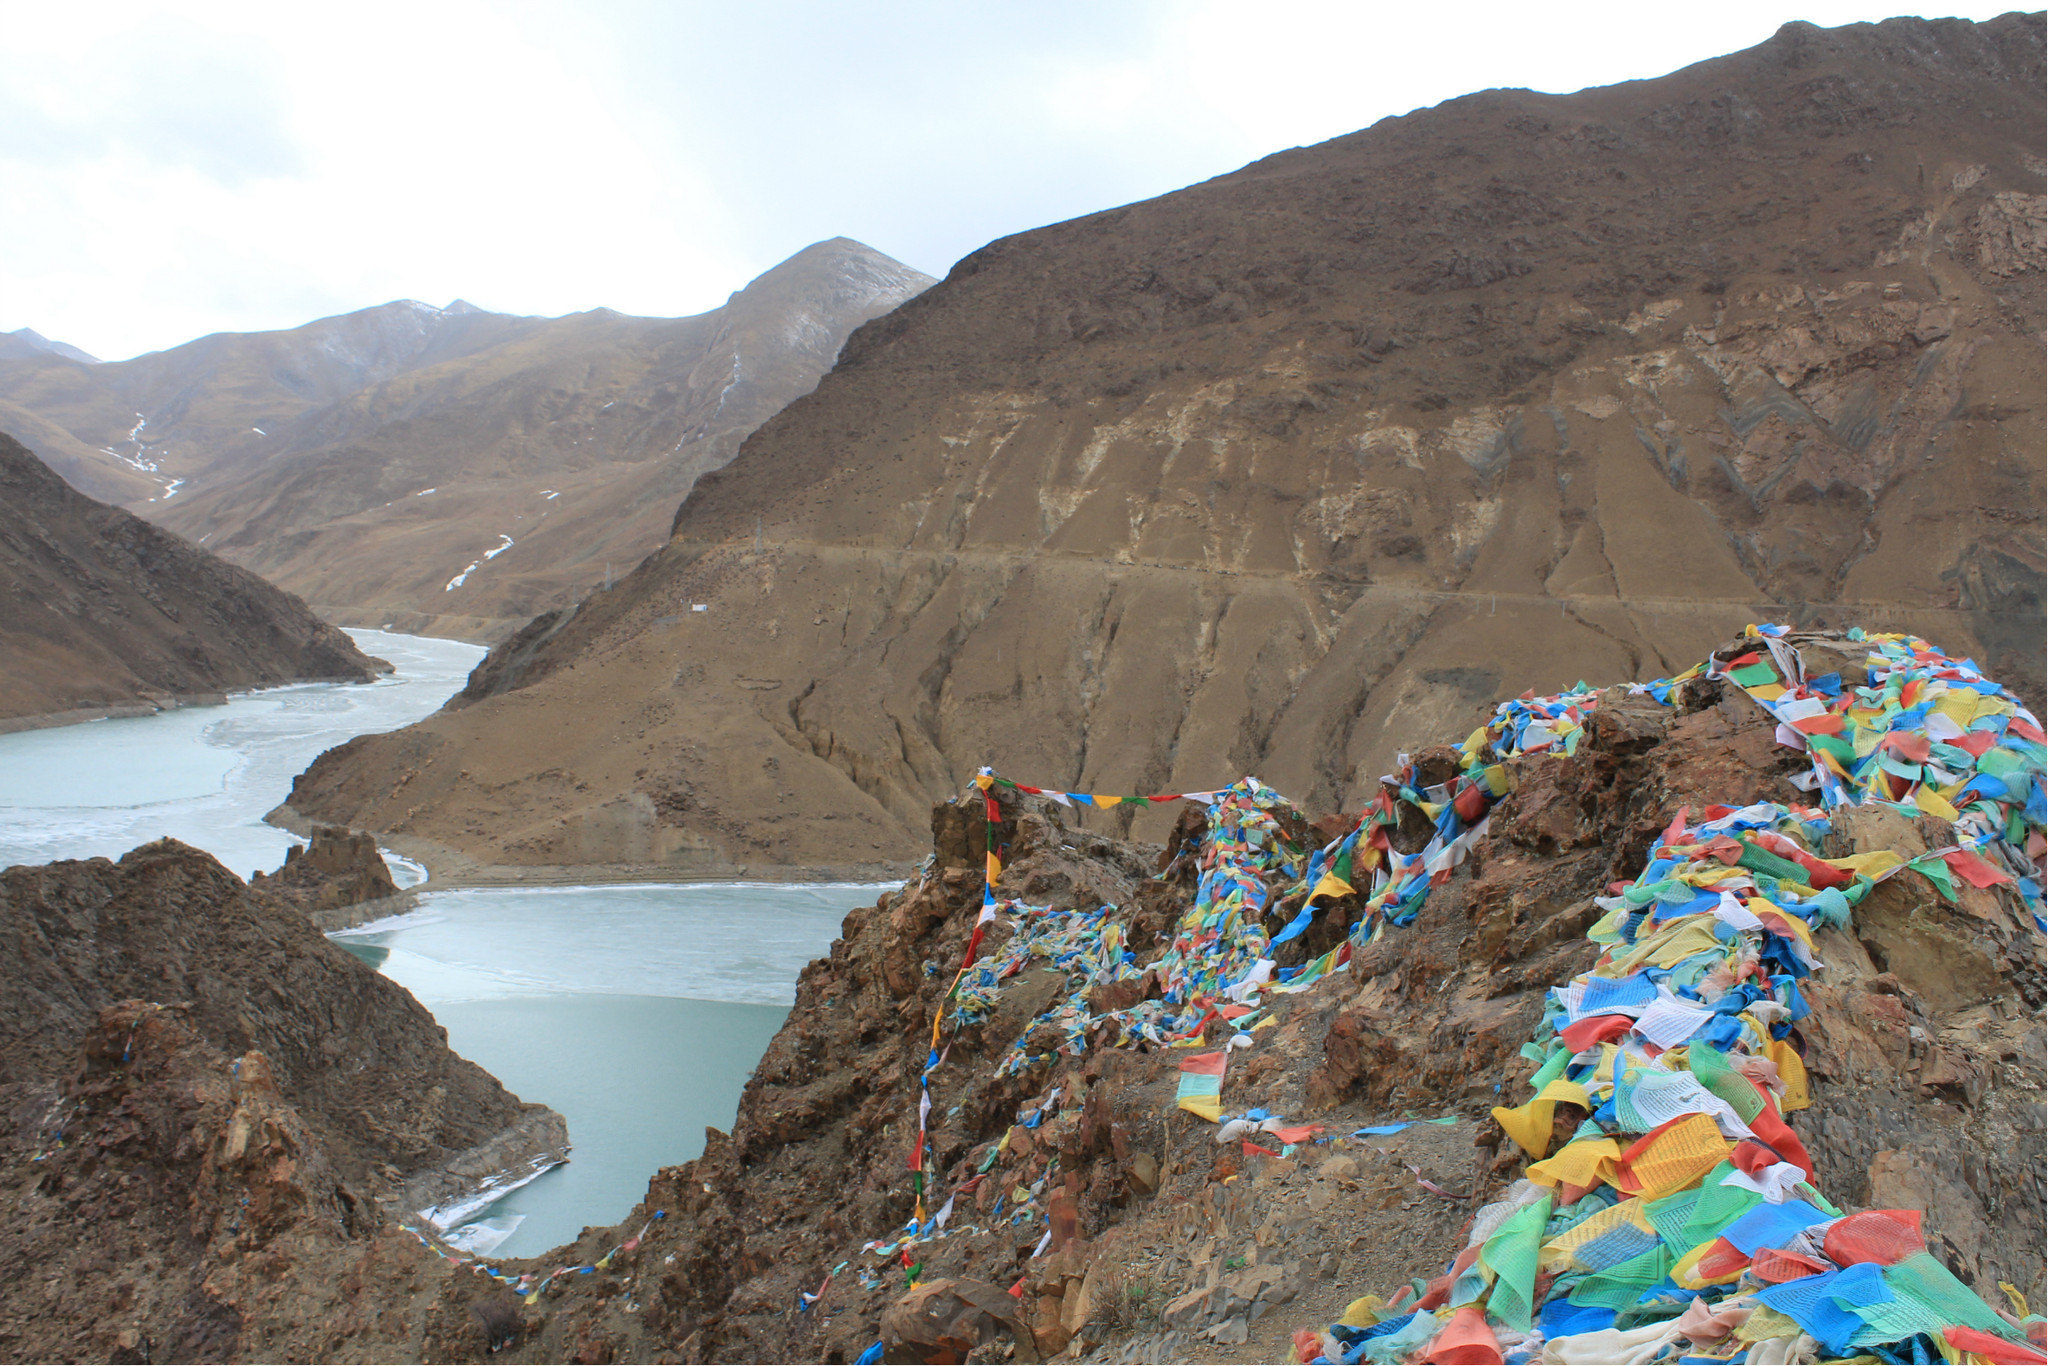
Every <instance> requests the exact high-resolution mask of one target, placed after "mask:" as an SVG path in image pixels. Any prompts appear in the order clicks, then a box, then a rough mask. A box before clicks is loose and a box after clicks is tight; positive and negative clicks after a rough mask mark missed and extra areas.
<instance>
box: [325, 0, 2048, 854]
mask: <svg viewBox="0 0 2048 1366" xmlns="http://www.w3.org/2000/svg"><path fill="white" fill-rule="evenodd" d="M2042 84H2043V66H2042V20H2041V17H2040V16H2039V15H2033V16H2021V15H2008V16H2005V17H2003V18H2001V19H1998V20H1996V21H1993V22H1990V23H1987V24H1982V25H1975V24H1971V23H1967V22H1963V21H1947V20H1944V21H1938V22H1933V23H1929V22H1923V21H1920V20H1909V19H1900V20H1893V21H1888V22H1886V23H1884V24H1881V25H1875V26H1872V25H1857V26H1851V27H1848V28H1843V29H1837V30H1821V29H1817V28H1814V27H1812V26H1810V25H1804V24H1792V25H1788V26H1787V27H1786V28H1784V29H1783V30H1781V31H1780V32H1779V33H1778V34H1777V35H1776V36H1775V37H1774V38H1773V39H1772V40H1771V41H1769V42H1767V43H1765V44H1763V45H1761V46H1759V47H1756V48H1754V49H1751V50H1749V51H1746V52H1741V53H1737V54H1735V55H1732V56H1729V57H1725V58H1721V59H1717V60H1715V61H1711V62H1706V63H1702V64H1700V65H1698V66H1694V67H1690V68H1687V69H1685V70H1683V71H1679V72H1676V73H1674V74H1672V75H1670V76H1667V77H1664V78H1662V79H1659V80H1654V81H1642V82H1635V83H1631V84H1628V85H1622V86H1616V87H1612V88H1607V89H1599V90H1589V91H1585V92H1581V93H1579V94H1576V95H1568V96H1553V95H1538V94H1531V93H1528V92H1525V91H1488V92H1484V93H1481V94H1475V95H1472V96H1469V97H1466V98H1463V99H1459V100H1455V101H1451V102H1449V103H1447V104H1445V105H1442V106H1439V107H1437V108H1434V109H1429V110H1424V111H1420V112H1418V113H1415V114H1412V115H1409V116H1407V117H1404V118H1397V119H1389V120H1386V121H1384V122H1382V123H1380V124H1377V125H1375V126H1374V127H1372V128H1370V129H1367V130H1365V131H1363V132H1360V133H1356V134H1353V135H1350V136H1348V137H1343V138H1338V139H1336V140H1334V141H1331V142H1328V143H1325V144H1322V145H1320V146H1316V147H1309V148H1301V149H1296V150H1293V151H1288V152H1283V153H1280V154H1277V155H1275V156H1272V157H1269V158H1267V159H1265V160H1263V161H1260V162H1258V163H1255V164H1254V165H1251V166H1248V167H1246V168H1244V169H1243V170H1241V171H1238V172H1236V173H1234V174H1231V175H1227V176H1223V177H1219V178H1218V179H1216V180H1213V181H1209V182H1207V183H1205V184H1202V185H1198V186H1195V187H1192V188H1190V189H1187V190H1183V191H1180V192H1178V193H1175V194H1171V195H1167V196H1165V197H1163V198H1160V199H1157V200H1153V201H1149V202H1146V203H1141V204H1135V205H1131V206H1129V207H1126V208H1121V209H1116V210H1112V211H1109V212H1106V213H1101V214H1097V215H1094V216H1092V217H1089V218H1084V219H1079V220H1076V221H1073V222H1069V223H1063V224H1058V225H1055V226H1053V227H1048V228H1044V229H1040V230H1038V231H1034V232H1029V233H1024V234H1021V235H1019V236H1016V237H1012V238H1007V239H1004V240H1001V241H998V242H995V243H993V244H991V245H990V246H988V247H987V248H985V249H983V250H982V251H980V252H978V253H976V254H975V255H973V256H971V257H969V258H968V259H966V260H965V261H963V262H961V263H960V265H959V266H957V267H956V268H955V269H954V271H953V272H952V274H951V276H950V277H949V278H948V279H947V280H946V281H945V282H944V283H943V284H941V285H939V286H936V287H934V288H933V289H931V290H929V291H927V292H926V293H924V294H923V295H921V296H920V297H918V298H917V299H916V300H914V301H912V302H911V303H909V304H907V305H905V306H904V307H902V308H900V309H898V310H897V311H895V312H894V313H892V314H890V315H889V316H888V317H886V318H885V319H882V320H880V321H878V322H875V323H872V324H869V325H868V326H867V327H865V328H863V329H862V330H861V331H859V332H858V333H857V334H855V336H854V337H853V338H852V340H851V341H850V342H849V343H848V345H847V347H846V349H845V353H844V354H843V355H842V357H841V359H840V362H839V364H838V366H837V367H836V368H835V369H834V370H833V372H832V373H831V374H830V375H828V376H827V377H826V379H825V380H824V381H823V382H822V383H821V384H820V385H819V387H818V389H817V390H816V392H815V393H813V394H811V395H810V396H809V397H807V398H805V399H803V400H801V401H799V402H797V403H795V404H792V405H791V406H790V407H789V408H787V409H785V410H784V411H783V412H782V413H780V414H779V415H778V416H777V417H775V418H774V419H773V420H771V421H770V422H768V423H767V424H766V425H765V426H763V427H762V429H761V430H760V431H758V432H757V433H755V435H754V436H753V437H751V438H750V439H749V440H748V442H747V443H746V445H745V446H744V448H743V449H742V451H741V453H740V455H739V456H738V458H737V459H735V460H734V461H733V462H732V463H731V464H730V465H729V466H727V467H726V468H725V469H724V470H722V471H720V472H719V473H718V474H716V475H715V476H711V477H707V478H706V479H704V480H702V481H700V482H699V484H698V486H697V489H696V492H695V493H693V494H692V496H691V498H690V500H689V501H688V502H687V503H686V504H685V505H684V506H683V508H682V510H681V512H680V514H679V515H678V517H677V520H676V523H675V528H674V532H675V534H674V538H673V539H672V540H671V541H670V542H669V543H668V545H667V546H666V547H664V548H663V550H662V551H661V552H660V553H659V554H658V555H656V556H654V557H652V558H650V559H649V560H648V561H647V562H646V563H645V564H644V565H643V566H642V567H641V568H640V569H639V570H638V571H637V572H636V573H635V574H634V575H633V576H632V577H631V578H629V579H627V580H626V581H625V582H624V583H623V584H621V585H620V586H619V587H618V588H617V589H616V590H615V591H613V592H610V593H601V594H596V595H593V596H592V597H591V598H590V599H589V600H588V601H586V602H585V603H584V604H583V606H582V607H581V608H580V609H579V610H578V611H577V612H576V613H575V614H574V615H573V616H570V617H568V618H567V619H566V620H564V619H560V618H556V619H549V620H545V621H543V622H541V623H537V624H536V626H535V628H533V629H532V630H531V631H529V632H527V633H526V634H525V635H524V636H523V637H522V638H520V639H519V640H517V641H514V642H512V643H511V644H510V645H509V646H508V647H507V648H506V649H505V650H504V651H502V652H501V653H500V654H499V655H498V656H497V657H496V658H495V659H494V660H493V661H492V662H491V663H489V664H487V665H486V667H485V671H484V673H483V674H482V675H480V676H479V680H478V685H477V687H476V688H475V689H473V691H472V694H471V696H470V697H469V698H468V699H465V700H466V701H467V702H468V703H469V704H468V705H466V706H463V707H461V708H459V709H451V710H450V711H448V712H445V713H443V714H441V715H438V716H436V717H433V718H430V719H429V720H427V721H426V722H423V723H421V724H420V725H418V726H415V727H412V728H410V729H409V730H407V731H403V732H398V733H395V734H393V735H389V736H382V737H374V738H370V739H365V740H359V741H357V742H355V743H353V744H351V745H349V746H346V747H344V748H343V749H341V750H338V751H335V752H333V753H330V754H329V755H327V756H326V757H324V758H323V759H322V760H321V761H320V762H319V763H318V764H316V765H315V766H314V768H313V769H312V770H310V771H309V773H308V774H307V775H306V776H305V777H304V778H303V779H302V780H301V781H300V783H299V785H298V788H297V790H296V792H295V794H294V796H293V798H292V803H293V805H294V807H295V808H297V809H298V810H299V811H300V812H301V813H302V814H305V815H308V816H313V817H317V818H321V819H329V820H339V821H346V822H349V823H352V824H356V825H362V826H368V827H371V828H375V829H378V830H381V831H385V832H392V833H393V834H395V836H396V837H397V838H399V839H400V840H410V841H411V842H412V845H413V847H414V848H415V849H416V850H418V851H420V852H423V853H425V854H426V855H427V856H428V857H429V858H430V859H433V858H439V859H441V860H442V862H443V865H444V866H447V865H448V864H449V863H450V862H451V861H460V860H470V861H473V862H478V863H484V864H521V865H534V864H574V863H590V862H628V863H636V864H641V865H658V866H663V867H670V868H677V867H690V868H698V869H707V870H708V869H717V868H727V869H729V868H732V867H735V866H742V865H743V866H747V867H750V868H753V867H760V866H763V865H784V866H790V865H810V866H817V865H844V864H848V863H853V862H860V861H868V860H876V859H885V858H903V857H911V856H914V854H915V852H916V850H917V846H918V841H917V840H916V839H915V838H914V837H913V834H912V832H913V830H915V829H916V828H917V827H918V826H919V825H920V824H921V822H922V820H923V812H924V811H925V810H927V809H928V807H929V804H930V801H931V800H932V799H933V798H934V797H935V796H938V795H942V794H944V793H947V792H950V791H955V790H957V788H958V786H959V784H960V783H961V782H962V780H963V779H964V778H965V777H966V776H967V775H968V774H970V773H971V772H972V771H973V769H974V766H975V765H977V764H979V763H982V762H993V763H995V764H997V765H998V766H999V767H1001V768H1002V769H1003V770H1005V771H1008V772H1015V773H1019V774H1028V775H1035V776H1036V778H1037V779H1038V780H1040V781H1042V782H1044V783H1046V784H1047V785H1053V786H1066V787H1074V788H1080V789H1107V790H1118V791H1160V790H1171V789H1174V788H1176V787H1177V786H1178V785H1182V784H1185V783H1187V782H1193V781H1199V782H1207V781H1211V780H1213V778H1214V775H1215V774H1216V772H1217V771H1218V770H1219V768H1220V769H1222V770H1224V771H1228V772H1233V773H1237V772H1252V771H1256V772H1259V773H1260V774H1261V775H1262V776H1264V777H1266V778H1267V779H1268V780H1270V781H1272V782H1274V783H1275V784H1276V785H1278V786H1280V787H1282V788H1284V789H1286V790H1288V791H1291V792H1294V793H1297V794H1300V796H1301V797H1302V798H1303V799H1304V800H1306V801H1308V802H1309V803H1311V804H1313V805H1317V806H1326V807H1347V806H1351V805H1353V804H1355V803H1356V802H1357V801H1358V800H1359V799H1360V797H1361V795H1362V794H1364V793H1366V792H1368V791H1370V790H1371V787H1372V785H1373V783H1374V782H1375V781H1376V779H1377V778H1378V776H1379V775H1380V774H1381V773H1384V772H1386V771H1387V770H1388V769H1389V768H1390V767H1391V765H1392V762H1393V760H1394V753H1395V746H1396V743H1397V739H1398V737H1400V736H1402V735H1406V734H1413V733H1415V732H1417V731H1422V732H1425V733H1427V732H1434V731H1438V730H1446V731H1447V730H1451V729H1455V728H1456V723H1457V722H1460V721H1462V720H1464V719H1465V718H1466V717H1467V716H1468V715H1469V714H1470V713H1471V711H1472V710H1473V708H1474V707H1475V705H1477V704H1483V703H1488V702H1491V701H1493V700H1495V699H1496V698H1498V697H1499V696H1501V695H1503V694H1504V693H1507V692H1512V691H1516V690H1519V689H1521V688H1523V687H1528V686H1534V687H1536V688H1537V689H1539V690H1545V689H1553V688H1556V687H1559V686H1562V685H1565V684H1569V683H1570V682H1572V681H1574V680H1575V679H1578V678H1581V677H1592V678H1631V677H1633V678H1647V677H1651V676H1655V675H1657V674H1664V673H1669V672H1671V671H1672V670H1673V669H1675V668H1678V667H1683V666H1684V665H1685V664H1687V663H1689V662H1691V661H1692V660H1694V659H1697V658H1699V657H1701V656H1702V655H1703V654H1704V652H1705V651H1706V650H1707V649H1708V648H1709V647H1710V646H1711V645H1713V644H1714V643H1715V642H1716V641H1717V640H1719V639H1721V638H1723V637H1724V636H1725V635H1726V634H1727V633H1728V632H1729V631H1730V630H1739V629H1740V628H1741V627H1742V626H1743V625H1744V624H1745V623H1747V622H1750V621H1756V620H1763V619H1766V618H1767V617H1778V618H1784V617H1789V618H1791V619H1793V620H1795V621H1798V622H1802V623H1827V622H1839V621H1843V620H1849V619H1853V620H1856V621H1859V622H1863V623H1866V624H1869V625H1871V626H1873V627H1897V628H1910V629H1914V630H1917V631H1920V632H1922V633H1924V634H1926V635H1928V636H1930V637H1935V638H1940V639H1944V640H1947V641H1949V642H1952V643H1953V644H1954V646H1955V647H1956V648H1958V649H1959V650H1961V651H1966V652H1969V653H1971V654H1973V655H1975V656H1976V657H1977V659H1978V660H1979V661H1980V662H1981V663H1982V664H1983V665H1984V666H1985V667H1987V668H1997V669H1999V670H2001V671H2002V672H2003V673H2004V674H2005V675H2006V676H2007V677H2009V678H2011V679H2012V680H2013V681H2014V683H2015V685H2016V686H2017V687H2018V688H2019V690H2020V691H2021V692H2022V694H2023V695H2025V696H2027V697H2029V698H2032V699H2035V700H2037V701H2038V699H2039V697H2040V693H2041V680H2042V653H2043V645H2042V641H2043V634H2042V622H2043V608H2042V583H2043V578H2042V571H2043V551H2042V545H2043V522H2042V507H2043V500H2044V486H2043V466H2044V452H2043V438H2042V432H2043V411H2042V397H2041V395H2042V392H2043V373H2042V331H2041V319H2042V297H2043V296H2042V280H2043V273H2042V266H2043V204H2044V200H2043V196H2042V188H2043V185H2042V176H2043V163H2042V159H2041V155H2040V149H2041V145H2042V136H2043V123H2042V101H2041V91H2042ZM699 605H701V606H702V607H703V608H704V610H702V611H698V610H696V608H697V606H699ZM485 694H490V695H487V696H486V695H485ZM479 696H481V699H482V700H476V699H477V698H478V697H479ZM1117 816H1118V819H1116V820H1115V821H1114V822H1113V823H1114V824H1115V825H1116V826H1118V827H1119V828H1127V829H1129V830H1130V832H1131V833H1134V834H1136V835H1139V836H1144V837H1153V838H1156V837H1158V836H1159V835H1160V834H1161V833H1163V828H1162V826H1161V822H1162V821H1163V820H1164V819H1165V818H1164V817H1163V816H1160V815H1157V814H1155V813H1146V814H1141V815H1139V816H1138V817H1137V819H1136V823H1135V825H1133V824H1132V823H1131V817H1130V816H1128V815H1127V814H1125V813H1117Z"/></svg>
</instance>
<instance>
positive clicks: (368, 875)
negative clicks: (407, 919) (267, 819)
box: [249, 825, 414, 931]
mask: <svg viewBox="0 0 2048 1366" xmlns="http://www.w3.org/2000/svg"><path fill="white" fill-rule="evenodd" d="M249 890H250V891H252V892H256V893H259V894H261V895H264V896H269V897H273V898H276V899H278V900H280V901H283V902H285V903H286V904H287V905H290V906H292V907H293V908H294V909H296V910H299V911H301V912H303V913H304V914H305V916H306V918H307V919H308V920H310V921H312V922H313V925H314V927H315V928H316V929H320V930H324V931H333V930H346V929H351V928H353V927H354V926H357V925H363V924H367V923H369V922H370V921H372V920H376V919H379V918H380V917H383V916H387V915H398V914H400V913H402V912H404V911H407V910H410V909H411V908H412V905H413V901H414V898H412V897H410V896H407V895H404V894H402V893H400V891H399V890H398V884H397V883H396V882H393V881H392V880H391V869H390V867H389V866H388V865H387V864H386V863H385V862H384V855H383V853H382V852H380V851H379V850H378V848H377V841H376V839H375V837H373V836H371V835H367V834H364V833H363V832H362V831H360V830H350V829H348V828H347V827H346V826H339V825H315V826H313V827H312V831H311V837H310V838H309V839H308V840H307V842H306V843H305V844H295V845H293V846H292V847H291V848H289V849H287V850H286V851H285V856H284V866H283V867H281V868H279V869H278V870H277V871H276V872H274V873H264V872H258V873H257V874H256V875H255V876H254V877H252V878H250V879H249Z"/></svg>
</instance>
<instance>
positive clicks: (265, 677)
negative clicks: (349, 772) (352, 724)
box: [0, 434, 390, 730]
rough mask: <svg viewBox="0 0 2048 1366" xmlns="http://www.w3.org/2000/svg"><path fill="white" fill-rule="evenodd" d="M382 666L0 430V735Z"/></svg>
mask: <svg viewBox="0 0 2048 1366" xmlns="http://www.w3.org/2000/svg"><path fill="white" fill-rule="evenodd" d="M389 668H390V666H389V665H388V664H385V663H383V662H382V661H381V660H376V659H372V658H370V657H369V656H368V655H365V654H364V653H363V652H362V651H360V650H358V649H357V648H356V647H355V642H353V641H351V640H350V639H349V638H348V637H347V636H346V635H344V634H342V632H341V631H340V630H338V629H336V628H335V627H333V626H331V625H329V624H328V623H326V622H324V621H322V620H320V618H318V617H316V616H314V615H313V613H312V612H310V611H308V610H307V608H306V604H305V603H303V602H301V601H299V599H297V598H295V597H293V596H292V595H291V594H290V593H287V592H285V591H284V590H282V589H280V588H276V587H273V586H272V585H270V584H268V583H265V582H264V581H263V580H262V579H260V578H258V577H256V575H254V574H252V573H250V572H249V571H248V570H246V569H239V568H237V567H235V566H234V565H231V564H228V563H226V562H224V561H222V560H220V559H219V558H217V557H215V556H213V555H209V554H207V553H206V552H205V551H204V550H200V549H198V548H196V547H194V546H192V545H191V544H189V543H188V542H186V541H184V540H182V539H180V538H179V537H177V536H174V535H172V534H171V533H169V532H167V531H165V530H163V529H162V528H161V527H156V526H151V525H150V524H149V523H148V522H145V521H143V520H142V519H141V518H139V517H136V516H134V515H132V514H130V513H126V512H123V511H122V510H121V509H119V508H113V507H108V506H106V505H105V504H104V503H96V502H94V501H93V500H92V499H90V498H87V497H86V496H85V495H84V494H82V493H80V492H78V491H77V490H76V489H74V488H72V487H70V486H69V485H67V484H66V483H65V482H64V481H63V480H62V479H59V478H58V477H57V476H56V474H55V473H53V472H52V471H51V470H50V468H49V467H48V466H47V465H44V464H43V463H42V462H41V461H39V460H37V459H36V458H35V456H33V455H32V454H30V453H29V452H28V450H27V449H26V448H24V447H23V446H22V445H21V444H20V443H19V442H17V441H15V440H14V439H13V438H12V437H9V436H6V435H4V434H0V730H7V729H15V728H18V727H19V726H21V725H25V724H38V723H40V724H54V723H56V722H59V721H63V720H83V719H85V718H86V717H88V716H97V715H104V714H106V713H107V712H108V711H110V710H111V711H122V710H128V709H141V710H144V711H147V710H149V709H152V708H154V707H157V706H161V705H165V704H167V703H169V702H171V701H172V700H173V699H176V698H186V697H192V696H194V695H216V696H217V695H218V694H220V693H224V692H231V691H236V690H239V689H244V688H257V687H263V686H266V685H272V684H280V683H293V682H299V681H301V680H307V679H336V680H346V681H348V682H355V683H362V682H367V681H369V679H370V678H371V677H372V675H373V674H374V673H376V672H378V671H388V670H389Z"/></svg>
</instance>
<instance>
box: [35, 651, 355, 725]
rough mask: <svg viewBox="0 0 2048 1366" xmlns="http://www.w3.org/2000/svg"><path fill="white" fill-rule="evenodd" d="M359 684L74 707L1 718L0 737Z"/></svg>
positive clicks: (294, 682)
mask: <svg viewBox="0 0 2048 1366" xmlns="http://www.w3.org/2000/svg"><path fill="white" fill-rule="evenodd" d="M378 662H379V663H384V665H385V667H384V670H383V673H384V674H386V675H388V674H389V673H391V672H392V669H391V666H390V664H389V663H388V662H385V661H382V660H380V661H378ZM380 676H381V675H380ZM361 682H362V680H361V679H358V678H292V679H287V680H285V681H284V682H282V683H271V684H268V685H266V686H264V687H261V688H248V689H244V690H242V691H239V692H231V693H228V692H194V693H166V694H164V695H162V696H160V697H145V698H141V699H138V700H136V701H134V702H112V703H108V704H107V705H106V706H103V707H73V708H72V709H71V710H69V711H46V712H38V713H36V714H35V715H33V716H0V735H13V734H15V733H16V732H18V731H25V730H52V729H55V728H56V727H58V726H78V725H83V724H85V723H86V722H88V721H112V720H116V719H125V718H128V717H137V716H161V715H162V714H163V713H165V712H167V711H182V710H184V709H185V708H187V707H225V706H226V705H228V703H230V702H233V701H235V700H236V699H238V698H243V697H261V696H262V695H263V694H264V693H267V692H277V691H279V690H281V689H284V688H303V687H305V686H307V685H308V684H314V683H337V684H356V683H361Z"/></svg>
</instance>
